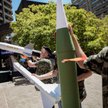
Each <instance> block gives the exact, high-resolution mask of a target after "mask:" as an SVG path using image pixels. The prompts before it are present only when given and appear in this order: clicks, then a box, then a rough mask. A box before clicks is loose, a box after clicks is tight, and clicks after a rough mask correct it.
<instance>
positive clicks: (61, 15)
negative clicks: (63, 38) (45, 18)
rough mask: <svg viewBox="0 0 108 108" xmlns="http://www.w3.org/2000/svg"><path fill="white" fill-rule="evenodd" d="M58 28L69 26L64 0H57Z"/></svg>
mask: <svg viewBox="0 0 108 108" xmlns="http://www.w3.org/2000/svg"><path fill="white" fill-rule="evenodd" d="M56 15H57V16H56V29H60V28H65V27H68V24H67V19H66V15H65V11H64V7H63V3H62V0H57V9H56Z"/></svg>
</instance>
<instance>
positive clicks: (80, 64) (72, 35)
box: [68, 25, 87, 68]
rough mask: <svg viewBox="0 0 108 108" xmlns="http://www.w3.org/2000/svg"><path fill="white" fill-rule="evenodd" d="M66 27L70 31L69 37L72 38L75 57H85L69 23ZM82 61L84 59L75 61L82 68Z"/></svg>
mask: <svg viewBox="0 0 108 108" xmlns="http://www.w3.org/2000/svg"><path fill="white" fill-rule="evenodd" d="M68 28H69V32H70V35H71V38H72V40H73V43H74V46H75V51H76V56H77V57H84V58H85V59H87V56H86V54H85V53H84V51H83V50H82V48H81V46H80V44H79V43H78V40H77V38H76V37H75V35H74V33H73V30H72V27H71V26H70V25H69V27H68ZM83 62H84V60H82V61H78V62H77V63H78V65H79V67H81V68H84V65H83Z"/></svg>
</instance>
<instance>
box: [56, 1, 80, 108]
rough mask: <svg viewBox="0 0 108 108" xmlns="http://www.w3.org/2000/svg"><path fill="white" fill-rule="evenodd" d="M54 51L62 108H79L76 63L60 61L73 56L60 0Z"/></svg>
mask: <svg viewBox="0 0 108 108" xmlns="http://www.w3.org/2000/svg"><path fill="white" fill-rule="evenodd" d="M56 21H57V27H56V29H57V33H56V51H57V62H58V69H59V76H60V85H61V99H62V106H63V108H80V104H79V92H78V83H77V77H76V76H77V72H76V65H75V63H74V62H68V63H61V61H62V60H63V59H65V58H74V57H75V48H74V45H73V42H72V40H71V37H70V35H69V32H68V28H67V20H66V16H65V12H64V8H63V4H62V1H61V0H57V20H56Z"/></svg>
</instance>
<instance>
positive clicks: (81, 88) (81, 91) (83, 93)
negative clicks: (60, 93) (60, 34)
mask: <svg viewBox="0 0 108 108" xmlns="http://www.w3.org/2000/svg"><path fill="white" fill-rule="evenodd" d="M86 71H87V70H85V69H81V68H79V66H77V76H79V75H81V74H83V73H86ZM78 87H79V95H80V100H81V101H83V100H84V99H85V98H86V95H87V94H86V90H85V85H84V80H82V81H79V82H78Z"/></svg>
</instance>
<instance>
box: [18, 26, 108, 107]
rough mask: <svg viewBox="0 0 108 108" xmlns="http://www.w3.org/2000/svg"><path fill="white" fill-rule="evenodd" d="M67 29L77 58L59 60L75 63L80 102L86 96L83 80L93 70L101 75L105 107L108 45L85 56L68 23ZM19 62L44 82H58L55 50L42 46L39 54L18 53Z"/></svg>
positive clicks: (107, 98)
mask: <svg viewBox="0 0 108 108" xmlns="http://www.w3.org/2000/svg"><path fill="white" fill-rule="evenodd" d="M68 30H69V33H70V36H71V38H72V41H73V44H74V46H75V51H76V52H75V53H76V57H77V58H70V59H64V60H63V61H61V62H62V63H65V62H70V61H71V62H76V63H77V81H78V86H79V94H80V102H82V101H83V100H84V99H85V98H86V96H87V94H86V90H85V85H84V80H85V79H86V78H88V77H90V76H91V75H92V72H95V73H98V74H100V75H102V80H103V102H104V104H103V107H104V108H106V106H108V103H107V100H108V95H107V93H108V92H107V91H108V90H107V88H108V85H107V81H108V75H107V72H108V47H105V48H103V49H102V50H101V51H100V52H99V53H98V54H96V55H91V56H90V57H87V56H86V54H85V53H84V51H83V50H82V48H81V46H80V44H79V42H78V40H77V38H76V36H75V35H74V33H73V29H72V27H71V26H70V25H69V27H68ZM20 63H21V64H22V65H23V66H24V67H26V68H27V69H28V70H29V71H30V72H31V74H32V75H34V76H35V77H37V78H38V79H40V80H42V81H43V82H44V83H59V69H58V65H57V55H56V51H54V52H52V51H51V49H50V48H48V47H47V46H43V47H42V48H41V51H40V53H39V54H36V53H35V52H33V53H32V56H31V57H27V56H25V55H20ZM60 104H61V102H60ZM60 106H61V107H59V108H62V105H60Z"/></svg>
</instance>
